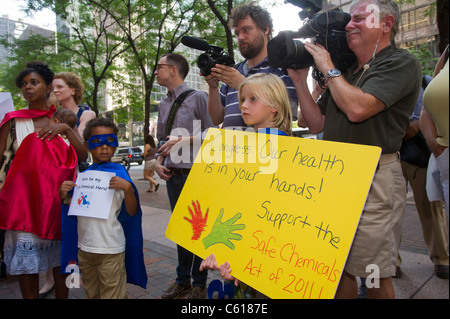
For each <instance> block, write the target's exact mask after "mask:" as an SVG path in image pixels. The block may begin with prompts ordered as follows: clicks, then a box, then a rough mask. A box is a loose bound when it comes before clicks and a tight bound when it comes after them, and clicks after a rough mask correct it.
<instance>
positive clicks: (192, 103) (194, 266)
mask: <svg viewBox="0 0 450 319" xmlns="http://www.w3.org/2000/svg"><path fill="white" fill-rule="evenodd" d="M188 72H189V64H188V62H187V61H186V59H185V58H184V57H183V56H181V55H179V54H174V53H170V54H166V55H163V56H162V58H161V59H160V60H159V62H158V65H157V68H156V72H155V74H156V80H157V81H158V84H159V85H162V86H165V87H166V88H167V89H168V93H167V96H166V97H164V98H163V99H162V100H161V102H160V103H159V108H158V128H157V133H156V135H157V138H158V140H159V141H160V144H159V148H158V153H157V154H156V156H157V161H156V172H157V173H158V175H159V176H160V177H161V178H162V179H163V180H165V181H166V182H167V183H166V185H167V194H168V196H169V202H170V206H171V209H172V211H173V210H174V208H175V205H176V202H177V200H178V197H179V196H180V194H181V191H182V189H183V186H184V184H185V182H186V180H187V177H188V175H189V171H190V169H191V167H192V164H193V162H194V159H195V156H196V153H197V152H198V151H199V149H200V139H201V134H202V132H204V131H205V130H206V129H207V128H209V127H211V126H213V124H212V121H211V118H210V116H209V113H208V95H207V93H206V92H203V91H192V92H190V93H189V94H187V96H186V97H185V98H184V100H183V102H182V103H181V105H180V107H179V108H178V110H177V111H176V113H175V115H173V113H174V112H171V109H172V106H173V105H174V103H175V101H176V100H177V98H178V97H179V96H180V95H182V94H183V93H184V92H186V91H188V90H189V88H188V86H187V84H186V83H185V82H184V79H185V78H186V76H187V74H188ZM170 113H172V116H171V115H170ZM169 122H173V124H172V126H171V127H169V128H167V126H168V125H170V124H168V123H169ZM168 133H169V134H168ZM161 142H164V143H161ZM177 248H178V267H177V278H176V281H175V283H174V284H172V285H171V286H170V287H169V288H168V289H167V290H166V291H165V292H164V293H163V295H162V296H161V298H162V299H173V298H178V297H180V296H181V295H182V294H184V293H186V292H189V295H188V298H189V299H199V298H201V299H203V298H205V297H206V279H207V271H206V270H205V271H199V268H200V264H201V262H202V259H201V258H200V257H198V256H195V255H194V254H192V253H191V252H189V251H188V250H186V249H184V248H183V247H181V246H178V247H177ZM191 274H192V278H193V283H192V286H191Z"/></svg>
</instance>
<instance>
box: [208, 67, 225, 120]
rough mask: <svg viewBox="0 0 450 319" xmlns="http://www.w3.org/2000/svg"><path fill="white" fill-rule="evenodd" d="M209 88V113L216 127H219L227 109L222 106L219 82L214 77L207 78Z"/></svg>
mask: <svg viewBox="0 0 450 319" xmlns="http://www.w3.org/2000/svg"><path fill="white" fill-rule="evenodd" d="M205 81H206V83H208V87H209V97H208V112H209V115H210V116H211V120H212V122H213V123H214V125H219V124H220V123H222V122H223V119H224V117H225V108H224V107H223V106H222V101H221V100H220V92H219V81H218V80H217V79H216V78H215V77H214V76H213V75H208V76H205Z"/></svg>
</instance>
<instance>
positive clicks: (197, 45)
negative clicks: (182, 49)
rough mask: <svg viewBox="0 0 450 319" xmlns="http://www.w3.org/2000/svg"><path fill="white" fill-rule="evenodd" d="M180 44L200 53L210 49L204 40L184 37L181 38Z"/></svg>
mask: <svg viewBox="0 0 450 319" xmlns="http://www.w3.org/2000/svg"><path fill="white" fill-rule="evenodd" d="M181 43H183V44H184V45H185V46H187V47H190V48H193V49H197V50H201V51H208V50H209V48H210V45H209V44H208V42H206V41H205V40H202V39H199V38H194V37H189V36H184V37H182V38H181Z"/></svg>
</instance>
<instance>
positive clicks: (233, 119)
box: [205, 2, 298, 128]
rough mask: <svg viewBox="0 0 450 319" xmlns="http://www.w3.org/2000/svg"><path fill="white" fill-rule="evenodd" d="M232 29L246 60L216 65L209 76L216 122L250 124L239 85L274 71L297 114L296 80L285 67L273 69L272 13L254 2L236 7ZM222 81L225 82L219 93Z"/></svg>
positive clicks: (210, 107)
mask: <svg viewBox="0 0 450 319" xmlns="http://www.w3.org/2000/svg"><path fill="white" fill-rule="evenodd" d="M229 25H230V28H232V29H233V28H234V32H235V35H236V37H237V39H238V45H239V51H240V52H241V54H242V56H243V57H244V58H245V60H244V61H243V62H241V63H239V64H238V65H237V66H235V67H232V66H225V65H222V64H216V67H215V68H212V69H211V71H212V73H211V75H208V76H206V77H205V80H206V82H207V83H208V85H209V100H208V110H209V113H210V115H211V119H212V120H213V123H214V125H219V124H221V123H223V124H222V127H223V128H239V127H247V126H246V125H245V123H244V120H243V119H242V116H241V111H240V110H239V103H238V87H239V85H240V84H241V82H242V81H243V80H244V79H245V78H246V77H247V76H249V75H251V74H255V73H273V74H276V75H278V76H279V77H280V78H281V79H282V80H283V81H284V83H285V84H286V87H287V89H288V93H289V98H290V101H291V107H292V110H293V112H292V113H293V114H295V115H296V114H297V108H298V107H297V105H298V104H297V94H296V92H295V88H294V84H293V83H292V80H291V79H290V78H289V77H288V76H287V75H285V74H284V73H283V71H282V69H281V68H271V67H270V66H269V63H268V58H267V43H268V41H269V40H270V39H271V37H272V30H273V25H272V19H271V17H270V14H269V13H268V12H267V11H266V10H264V9H263V8H261V7H260V6H258V5H256V4H255V3H253V2H250V3H248V4H244V5H240V6H238V7H236V8H234V9H233V10H232V12H231V15H230V22H229ZM219 81H222V82H224V83H225V85H222V87H221V88H220V92H219Z"/></svg>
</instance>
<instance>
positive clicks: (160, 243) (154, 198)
mask: <svg viewBox="0 0 450 319" xmlns="http://www.w3.org/2000/svg"><path fill="white" fill-rule="evenodd" d="M142 169H143V166H142V165H141V166H132V167H131V169H130V175H131V177H132V179H133V181H134V183H135V184H136V186H137V188H138V190H139V196H140V201H141V206H142V211H143V221H142V223H143V233H144V258H145V264H146V268H147V274H148V279H149V280H148V285H147V289H145V290H144V289H142V288H140V287H137V286H135V285H128V295H129V298H130V299H159V298H160V296H161V294H162V293H163V292H164V291H165V290H166V289H167V287H168V286H169V285H170V284H172V283H173V282H174V279H175V271H176V267H177V264H178V262H177V251H176V245H175V243H173V242H172V241H170V240H168V239H167V238H166V237H165V235H164V234H165V230H166V227H167V224H168V222H169V219H170V215H171V211H170V206H169V201H168V197H167V191H166V186H165V182H164V181H162V180H160V179H159V178H157V181H158V182H159V183H160V187H159V189H158V192H156V193H155V192H152V193H147V192H146V190H147V189H148V182H147V181H145V180H143V178H142ZM155 176H156V175H155ZM400 256H401V258H402V264H401V270H402V276H401V277H400V278H398V279H393V283H394V288H395V294H396V298H397V299H449V281H448V279H440V278H438V277H437V276H436V275H435V274H434V268H433V264H432V263H431V261H430V258H429V257H428V250H427V248H426V245H425V243H424V241H423V235H422V229H421V226H420V221H419V218H418V215H417V211H416V208H415V205H414V201H413V199H412V193H411V192H409V193H408V199H407V208H406V211H405V216H404V225H403V237H402V245H401V247H400ZM209 273H210V274H209V275H208V284H209V282H210V281H211V280H213V279H219V278H220V276H219V275H218V272H209ZM40 280H41V285H42V284H43V282H44V280H45V278H44V276H43V275H41V278H40ZM21 298H22V297H21V293H20V288H19V283H18V280H17V278H15V277H9V278H7V279H0V299H21ZM47 298H48V299H52V298H54V296H53V294H50V295H49V296H47ZM69 298H70V299H82V298H84V290H83V288H82V287H81V288H77V289H76V288H73V289H70V294H69Z"/></svg>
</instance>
